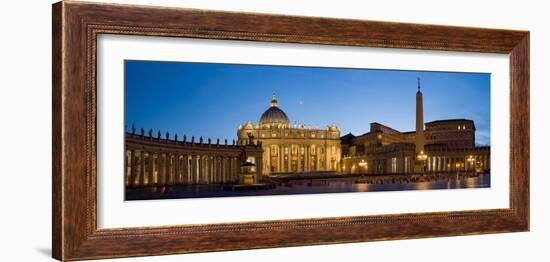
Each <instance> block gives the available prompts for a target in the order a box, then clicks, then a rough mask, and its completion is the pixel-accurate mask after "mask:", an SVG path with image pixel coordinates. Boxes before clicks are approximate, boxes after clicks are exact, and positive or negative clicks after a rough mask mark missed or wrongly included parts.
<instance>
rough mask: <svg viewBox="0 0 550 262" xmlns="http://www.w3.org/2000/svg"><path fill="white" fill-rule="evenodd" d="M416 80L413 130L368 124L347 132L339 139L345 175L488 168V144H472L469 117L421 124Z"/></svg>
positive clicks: (420, 96)
mask: <svg viewBox="0 0 550 262" xmlns="http://www.w3.org/2000/svg"><path fill="white" fill-rule="evenodd" d="M422 100H423V97H422V92H421V91H420V83H419V85H418V92H417V93H416V130H415V131H412V132H400V131H397V130H395V129H393V128H391V127H388V126H385V125H382V124H379V123H371V125H370V130H369V132H367V133H365V134H363V135H360V136H354V135H353V134H347V135H345V136H343V137H342V138H341V141H342V154H343V159H342V172H343V173H345V174H403V173H405V174H407V173H424V172H457V171H458V172H460V171H464V172H466V171H468V172H478V173H487V172H489V171H490V169H491V163H490V162H491V158H490V147H489V146H483V147H477V146H476V145H475V130H476V128H475V124H474V121H473V120H469V119H446V120H437V121H432V122H428V123H423V106H422V102H423V101H422Z"/></svg>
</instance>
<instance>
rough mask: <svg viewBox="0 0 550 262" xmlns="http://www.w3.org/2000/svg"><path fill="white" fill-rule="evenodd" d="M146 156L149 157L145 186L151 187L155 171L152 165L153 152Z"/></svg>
mask: <svg viewBox="0 0 550 262" xmlns="http://www.w3.org/2000/svg"><path fill="white" fill-rule="evenodd" d="M148 156H149V170H148V171H149V174H148V175H149V177H148V178H147V185H149V186H150V185H152V184H153V171H154V169H155V166H154V164H153V157H154V156H153V152H149V153H148Z"/></svg>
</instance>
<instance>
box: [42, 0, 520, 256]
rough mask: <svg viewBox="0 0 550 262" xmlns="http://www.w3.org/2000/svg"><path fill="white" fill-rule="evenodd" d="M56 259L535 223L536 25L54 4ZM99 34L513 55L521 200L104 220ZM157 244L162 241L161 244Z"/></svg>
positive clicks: (513, 134)
mask: <svg viewBox="0 0 550 262" xmlns="http://www.w3.org/2000/svg"><path fill="white" fill-rule="evenodd" d="M52 27H53V47H52V60H53V61H52V62H53V80H52V87H53V93H52V100H53V120H52V125H53V137H52V144H53V145H52V147H53V152H52V154H53V164H52V166H53V170H52V172H53V187H52V190H53V196H52V198H53V234H52V235H53V239H52V244H53V257H54V258H56V259H59V260H63V261H65V260H81V259H99V258H116V257H129V256H149V255H162V254H182V253H192V252H206V251H222V250H238V249H254V248H269V247H284V246H303V245H320V244H331V243H349V242H361V241H377V240H391V239H409V238H424V237H442V236H454V235H473V234H487V233H502V232H520V231H528V230H529V32H528V31H510V30H499V29H483V28H465V27H452V26H437V25H421V24H404V23H389V22H374V21H358V20H344V19H327V18H316V17H295V16H282V15H265V14H261V15H260V14H251V13H231V12H218V11H205V10H193V9H180V8H160V7H148V6H128V5H112V4H97V3H82V2H59V3H56V4H54V5H53V24H52ZM99 34H117V35H140V36H167V37H183V38H204V39H224V40H248V41H263V42H283V43H302V44H322V45H342V46H361V47H380V48H406V49H422V50H442V51H467V52H481V53H500V54H508V55H509V59H510V66H509V68H510V94H509V97H510V192H509V198H510V207H509V208H505V209H487V210H476V211H456V212H433V213H410V214H395V215H369V216H353V217H337V218H315V219H295V220H273V221H266V222H247V223H223V224H201V225H178V226H168V225H167V226H163V227H140V228H117V229H100V228H98V227H97V213H96V210H97V182H96V176H97V172H96V157H97V150H96V139H97V137H96V129H97V128H96V127H97V122H96V110H97V108H96V106H97V98H96V88H97V86H96V70H97V69H96V66H97V64H96V52H97V46H96V43H97V37H98V35H99ZM151 247H155V248H151Z"/></svg>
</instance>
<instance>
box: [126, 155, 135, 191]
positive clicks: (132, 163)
mask: <svg viewBox="0 0 550 262" xmlns="http://www.w3.org/2000/svg"><path fill="white" fill-rule="evenodd" d="M135 181H136V157H135V150H131V151H130V181H129V182H128V184H129V185H130V186H134V182H135Z"/></svg>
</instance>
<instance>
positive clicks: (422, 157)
mask: <svg viewBox="0 0 550 262" xmlns="http://www.w3.org/2000/svg"><path fill="white" fill-rule="evenodd" d="M426 159H428V155H426V154H424V151H420V154H418V160H422V161H424V160H426Z"/></svg>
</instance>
